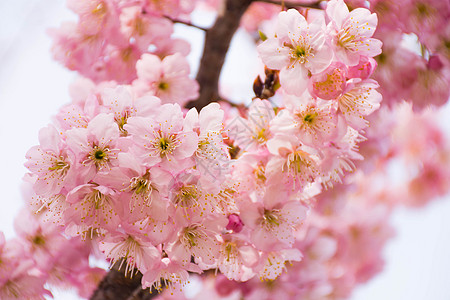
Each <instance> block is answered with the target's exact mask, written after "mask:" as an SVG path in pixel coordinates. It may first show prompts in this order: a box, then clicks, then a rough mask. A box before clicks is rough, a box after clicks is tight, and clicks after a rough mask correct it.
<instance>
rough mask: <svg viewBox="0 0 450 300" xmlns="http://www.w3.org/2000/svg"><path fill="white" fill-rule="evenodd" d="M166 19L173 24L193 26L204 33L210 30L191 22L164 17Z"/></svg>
mask: <svg viewBox="0 0 450 300" xmlns="http://www.w3.org/2000/svg"><path fill="white" fill-rule="evenodd" d="M164 18H166V19H168V20H169V21H172V23H179V24H183V25H187V26H191V27H194V28H197V29H200V30H203V31H207V30H208V29H206V28H203V27H201V26H197V25H195V24H192V23H191V22H187V21H181V20H176V19H172V18H171V17H168V16H164Z"/></svg>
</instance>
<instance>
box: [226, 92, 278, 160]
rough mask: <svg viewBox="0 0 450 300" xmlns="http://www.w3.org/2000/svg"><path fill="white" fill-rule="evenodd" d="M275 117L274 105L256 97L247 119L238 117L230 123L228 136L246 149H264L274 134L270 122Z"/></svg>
mask: <svg viewBox="0 0 450 300" xmlns="http://www.w3.org/2000/svg"><path fill="white" fill-rule="evenodd" d="M274 117H275V111H274V107H273V105H272V104H271V103H270V102H269V101H267V100H261V99H255V100H253V101H252V103H251V104H250V107H249V109H248V115H247V118H246V119H245V118H241V117H236V118H235V119H233V120H232V121H231V122H229V123H228V125H227V129H228V136H229V137H230V138H232V139H233V140H234V141H235V142H236V144H237V145H238V146H239V147H240V148H241V149H243V150H245V151H255V150H258V149H262V148H263V147H264V146H265V144H266V142H267V141H268V140H269V139H270V138H271V137H272V135H273V134H272V132H271V130H270V122H271V121H272V119H273V118H274Z"/></svg>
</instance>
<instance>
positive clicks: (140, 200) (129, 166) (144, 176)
mask: <svg viewBox="0 0 450 300" xmlns="http://www.w3.org/2000/svg"><path fill="white" fill-rule="evenodd" d="M119 166H120V170H119V169H116V171H115V172H114V173H113V174H111V175H110V176H108V178H105V183H106V182H111V181H112V179H111V177H113V176H114V175H116V174H117V173H119V174H117V177H118V178H119V177H120V178H121V180H120V181H121V182H120V183H119V182H118V185H117V187H116V188H117V189H118V190H120V191H121V195H120V199H121V202H122V203H128V207H127V208H124V212H125V213H126V215H125V216H124V217H125V218H126V219H127V220H128V221H129V222H135V221H137V220H141V219H145V218H146V217H148V216H151V217H152V218H154V219H156V220H167V217H168V214H167V205H168V201H167V200H166V199H165V198H164V196H165V191H166V189H167V186H168V185H169V182H170V181H171V180H172V179H173V177H172V175H171V174H170V173H169V172H167V171H164V170H163V169H161V168H158V167H152V168H147V167H145V165H144V164H143V163H142V162H141V161H140V160H139V159H137V157H135V156H134V155H132V154H131V153H119ZM120 173H121V174H120ZM97 181H98V180H97Z"/></svg>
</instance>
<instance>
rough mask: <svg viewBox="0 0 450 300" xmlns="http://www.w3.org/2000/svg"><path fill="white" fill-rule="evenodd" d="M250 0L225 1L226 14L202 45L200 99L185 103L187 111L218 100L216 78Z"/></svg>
mask: <svg viewBox="0 0 450 300" xmlns="http://www.w3.org/2000/svg"><path fill="white" fill-rule="evenodd" d="M252 2H253V0H227V1H226V4H225V11H224V12H223V14H222V15H220V16H219V17H218V18H217V20H216V22H215V24H214V25H213V27H211V28H210V29H209V30H208V31H207V32H206V36H205V46H204V48H203V56H202V59H201V61H200V67H199V70H198V73H197V78H196V79H197V81H198V83H199V84H200V96H199V98H198V99H197V100H194V101H191V102H189V103H188V104H187V107H188V108H191V107H196V108H197V109H198V110H200V109H201V108H202V107H204V106H206V105H208V104H209V103H211V102H213V101H217V100H219V98H220V96H219V77H220V72H221V70H222V66H223V63H224V61H225V56H226V54H227V52H228V48H229V46H230V42H231V39H232V38H233V35H234V33H235V32H236V30H237V29H238V27H239V23H240V20H241V17H242V15H243V14H244V12H245V11H246V10H247V8H248V7H249V6H250V4H251V3H252Z"/></svg>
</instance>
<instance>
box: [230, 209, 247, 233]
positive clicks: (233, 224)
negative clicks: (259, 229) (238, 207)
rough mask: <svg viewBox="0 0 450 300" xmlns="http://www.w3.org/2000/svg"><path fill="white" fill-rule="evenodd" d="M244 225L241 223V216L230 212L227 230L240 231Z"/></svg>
mask: <svg viewBox="0 0 450 300" xmlns="http://www.w3.org/2000/svg"><path fill="white" fill-rule="evenodd" d="M243 227H244V223H242V220H241V218H240V217H239V216H238V215H236V214H231V215H229V216H228V225H227V227H226V228H227V229H228V230H233V231H234V232H236V233H237V232H240V231H241V230H242V228H243Z"/></svg>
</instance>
